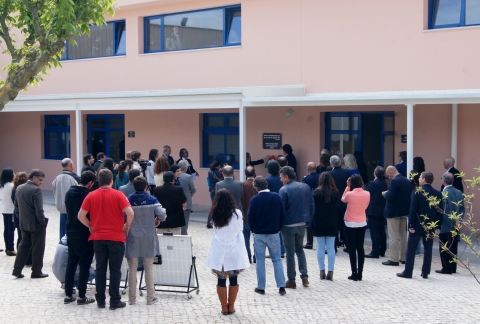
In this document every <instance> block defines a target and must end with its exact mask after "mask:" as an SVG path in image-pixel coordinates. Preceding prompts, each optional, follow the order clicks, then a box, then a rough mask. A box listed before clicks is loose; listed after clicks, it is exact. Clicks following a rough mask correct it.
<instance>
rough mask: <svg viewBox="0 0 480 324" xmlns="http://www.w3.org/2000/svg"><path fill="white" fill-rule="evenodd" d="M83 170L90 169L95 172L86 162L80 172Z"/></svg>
mask: <svg viewBox="0 0 480 324" xmlns="http://www.w3.org/2000/svg"><path fill="white" fill-rule="evenodd" d="M85 171H92V172H93V173H95V169H94V168H92V166H91V165H88V164H85V165H84V166H83V168H82V173H83V172H85Z"/></svg>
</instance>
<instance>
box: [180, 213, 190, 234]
mask: <svg viewBox="0 0 480 324" xmlns="http://www.w3.org/2000/svg"><path fill="white" fill-rule="evenodd" d="M191 211H192V210H191V209H187V210H185V211H184V212H183V215H184V216H185V226H182V235H188V232H187V231H188V222H189V221H190V212H191Z"/></svg>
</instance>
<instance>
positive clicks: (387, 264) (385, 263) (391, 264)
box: [382, 260, 399, 266]
mask: <svg viewBox="0 0 480 324" xmlns="http://www.w3.org/2000/svg"><path fill="white" fill-rule="evenodd" d="M382 264H383V265H386V266H398V265H399V264H398V262H393V261H392V260H388V261H385V262H382Z"/></svg>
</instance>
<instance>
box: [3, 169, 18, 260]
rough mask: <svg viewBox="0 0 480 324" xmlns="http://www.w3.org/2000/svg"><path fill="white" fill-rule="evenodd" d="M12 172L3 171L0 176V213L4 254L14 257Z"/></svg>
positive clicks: (15, 253) (10, 170) (9, 170)
mask: <svg viewBox="0 0 480 324" xmlns="http://www.w3.org/2000/svg"><path fill="white" fill-rule="evenodd" d="M12 190H13V170H12V169H10V168H7V169H4V170H3V171H2V175H1V176H0V213H2V214H3V240H4V241H5V253H6V254H7V255H8V256H15V255H17V252H15V244H14V241H15V227H14V224H13V211H14V209H15V208H14V206H13V202H12Z"/></svg>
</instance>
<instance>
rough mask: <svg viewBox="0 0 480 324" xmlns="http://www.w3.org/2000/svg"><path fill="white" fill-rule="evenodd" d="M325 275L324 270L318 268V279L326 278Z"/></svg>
mask: <svg viewBox="0 0 480 324" xmlns="http://www.w3.org/2000/svg"><path fill="white" fill-rule="evenodd" d="M326 278H327V276H326V275H325V270H320V280H324V279H326Z"/></svg>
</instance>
